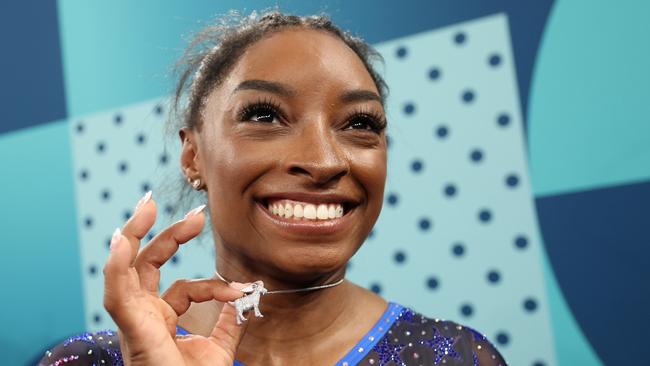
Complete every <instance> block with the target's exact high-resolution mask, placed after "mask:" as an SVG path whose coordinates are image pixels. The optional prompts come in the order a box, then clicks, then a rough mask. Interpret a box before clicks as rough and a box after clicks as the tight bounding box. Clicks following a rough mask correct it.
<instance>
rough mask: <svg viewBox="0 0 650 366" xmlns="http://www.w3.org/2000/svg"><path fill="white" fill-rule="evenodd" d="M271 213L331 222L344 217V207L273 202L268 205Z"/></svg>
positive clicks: (283, 201)
mask: <svg viewBox="0 0 650 366" xmlns="http://www.w3.org/2000/svg"><path fill="white" fill-rule="evenodd" d="M268 209H269V212H271V213H273V214H274V215H278V216H280V217H284V218H295V219H300V218H304V219H308V220H329V219H334V218H337V217H341V216H343V205H341V204H340V203H329V204H328V203H321V204H318V205H315V204H313V203H306V202H295V201H289V200H278V201H272V202H269V204H268Z"/></svg>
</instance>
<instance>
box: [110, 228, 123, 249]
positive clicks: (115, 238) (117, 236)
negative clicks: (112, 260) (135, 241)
mask: <svg viewBox="0 0 650 366" xmlns="http://www.w3.org/2000/svg"><path fill="white" fill-rule="evenodd" d="M120 239H122V230H120V228H119V227H118V228H116V229H115V231H113V236H112V237H111V250H114V249H115V248H117V244H118V243H119V242H120Z"/></svg>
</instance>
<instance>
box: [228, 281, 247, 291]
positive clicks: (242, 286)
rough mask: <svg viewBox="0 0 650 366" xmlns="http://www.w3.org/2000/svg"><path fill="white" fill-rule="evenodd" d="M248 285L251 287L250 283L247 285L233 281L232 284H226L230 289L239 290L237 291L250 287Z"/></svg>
mask: <svg viewBox="0 0 650 366" xmlns="http://www.w3.org/2000/svg"><path fill="white" fill-rule="evenodd" d="M250 285H252V283H251V282H249V283H241V282H234V281H233V282H230V283H229V284H228V286H229V287H230V288H234V289H235V290H239V291H241V290H243V289H245V288H246V287H248V286H250Z"/></svg>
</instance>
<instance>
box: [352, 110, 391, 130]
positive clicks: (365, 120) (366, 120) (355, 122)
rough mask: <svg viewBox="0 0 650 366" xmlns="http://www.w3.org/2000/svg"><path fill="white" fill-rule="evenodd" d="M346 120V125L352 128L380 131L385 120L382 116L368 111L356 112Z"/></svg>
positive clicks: (384, 125)
mask: <svg viewBox="0 0 650 366" xmlns="http://www.w3.org/2000/svg"><path fill="white" fill-rule="evenodd" d="M348 121H349V122H348V127H349V128H351V129H353V130H368V131H373V132H375V133H381V131H383V130H384V128H386V122H385V120H384V119H383V118H381V117H379V116H374V115H371V114H368V113H357V114H355V115H353V116H352V117H351V118H350V119H349V120H348Z"/></svg>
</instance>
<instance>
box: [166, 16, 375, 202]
mask: <svg viewBox="0 0 650 366" xmlns="http://www.w3.org/2000/svg"><path fill="white" fill-rule="evenodd" d="M290 28H302V29H313V30H319V31H323V32H326V33H328V34H330V35H333V36H335V37H337V38H338V39H340V40H341V41H342V42H343V43H345V44H346V45H347V46H348V47H349V48H350V49H352V51H354V52H355V54H356V55H357V56H359V59H360V60H361V61H362V62H363V64H364V66H365V68H366V70H367V71H368V73H369V74H370V76H371V77H372V79H373V81H374V83H375V86H376V87H377V90H378V91H379V95H380V97H381V100H382V104H385V100H386V98H387V96H388V86H387V85H386V82H385V81H384V79H383V78H382V76H381V75H380V74H379V73H378V72H377V70H376V69H375V67H374V65H373V63H374V62H376V61H378V62H383V58H382V57H381V55H380V54H379V52H377V51H376V50H375V49H374V48H373V47H372V46H371V45H369V44H368V43H366V42H365V41H364V40H363V39H361V38H359V37H356V36H354V35H352V34H350V33H349V32H346V31H343V30H341V29H340V28H338V27H337V26H336V25H334V23H333V22H332V20H331V19H330V18H329V17H328V16H327V15H324V14H321V15H314V16H297V15H290V14H283V13H281V12H279V11H277V10H272V11H268V12H264V13H262V14H258V13H257V12H255V11H253V12H252V13H251V14H250V15H248V16H242V15H241V14H239V13H238V12H236V11H231V12H229V13H227V14H226V15H224V16H221V17H219V18H217V20H216V21H215V22H214V24H213V25H210V26H207V27H205V28H204V29H203V30H201V31H199V32H198V33H197V34H196V35H195V36H194V37H193V39H192V40H191V41H190V43H189V45H188V46H187V48H186V50H185V53H184V54H183V56H182V57H181V58H180V59H179V60H178V61H177V62H176V64H175V65H174V69H173V71H174V74H175V75H176V76H177V77H178V82H177V84H176V87H175V90H174V93H173V96H172V99H171V101H170V104H171V106H170V113H169V120H168V122H167V125H166V131H165V135H167V136H168V137H171V136H175V135H176V134H177V133H178V131H179V130H180V128H182V127H189V128H192V129H197V130H199V131H200V130H201V126H202V122H203V121H202V112H203V109H204V107H205V102H206V100H207V98H208V96H209V95H210V93H211V92H212V91H213V90H214V89H215V88H216V87H218V86H220V85H221V83H222V82H223V81H224V79H225V78H226V76H227V75H228V73H229V72H230V71H231V70H232V68H233V67H234V65H235V64H236V63H237V61H238V60H239V58H240V57H241V56H242V55H243V53H244V52H245V50H246V49H247V48H248V47H250V46H251V45H253V44H254V43H256V42H257V41H259V40H261V39H263V38H264V37H267V36H270V35H272V34H274V33H277V32H280V31H283V30H287V29H290ZM180 178H181V179H180V182H181V188H180V192H178V193H179V195H178V200H179V204H180V205H177V206H181V207H176V210H178V209H181V208H183V209H187V208H189V206H190V205H191V204H192V203H194V201H195V200H196V199H198V198H199V197H202V196H203V193H201V192H198V195H197V192H196V191H194V190H193V189H192V187H191V186H190V185H189V184H187V181H186V180H185V177H180ZM176 210H174V211H176Z"/></svg>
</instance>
